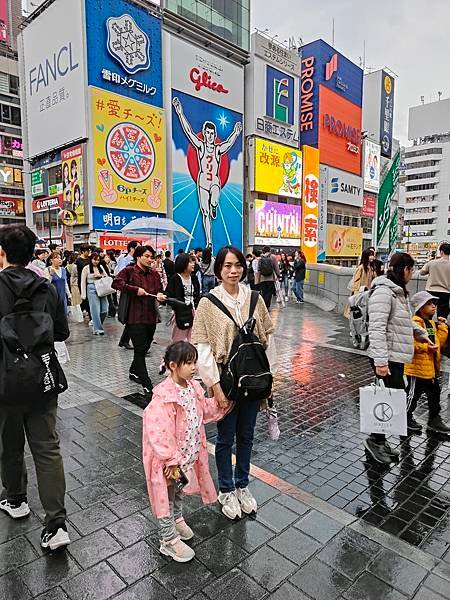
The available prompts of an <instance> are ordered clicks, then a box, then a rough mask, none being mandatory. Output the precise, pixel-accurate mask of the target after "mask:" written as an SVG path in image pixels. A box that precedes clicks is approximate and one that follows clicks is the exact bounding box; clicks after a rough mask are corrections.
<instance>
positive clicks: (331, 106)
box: [319, 86, 362, 175]
mask: <svg viewBox="0 0 450 600" xmlns="http://www.w3.org/2000/svg"><path fill="white" fill-rule="evenodd" d="M319 106H320V108H319V111H320V115H321V122H320V126H319V148H320V160H321V162H322V164H325V165H330V166H332V167H336V168H337V169H342V170H343V171H349V172H350V173H355V174H356V175H360V174H361V154H360V149H361V117H362V110H361V108H360V107H358V106H356V104H353V103H352V102H349V101H348V100H344V98H341V97H340V96H339V95H338V94H336V93H335V92H332V91H330V90H329V89H328V88H326V87H325V86H321V89H320V102H319Z"/></svg>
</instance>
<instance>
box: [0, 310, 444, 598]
mask: <svg viewBox="0 0 450 600" xmlns="http://www.w3.org/2000/svg"><path fill="white" fill-rule="evenodd" d="M273 314H274V319H275V320H276V321H277V332H278V335H277V343H278V354H279V356H280V357H281V359H282V360H281V366H280V373H279V376H278V377H277V390H276V398H277V402H278V408H279V413H280V425H281V429H282V436H281V438H280V440H279V441H278V442H277V443H274V442H271V441H269V440H268V436H267V425H266V423H265V420H264V417H263V416H261V418H260V419H259V423H258V427H257V432H256V444H255V452H254V457H253V458H254V463H255V465H257V466H258V467H260V468H261V469H264V471H265V472H267V474H268V475H267V479H270V478H271V477H272V480H273V485H268V484H267V483H265V482H264V481H262V480H260V479H254V480H253V481H252V483H251V486H252V489H253V491H254V493H255V496H256V498H257V499H258V502H259V505H260V510H259V511H258V514H257V516H256V518H244V519H242V520H241V521H239V522H237V523H233V522H231V521H229V520H227V519H226V518H225V517H224V516H223V515H222V514H221V513H220V511H219V508H218V506H217V505H213V506H209V507H204V506H202V505H201V503H200V501H199V500H198V499H197V498H187V500H186V503H185V507H186V511H185V515H186V519H187V521H188V522H189V523H190V524H191V526H192V527H193V529H194V532H195V537H194V539H193V541H192V545H193V547H194V548H195V551H196V558H195V559H194V561H193V562H191V563H190V564H187V565H180V564H176V563H174V562H171V561H170V560H168V559H166V558H164V557H162V556H161V555H160V554H159V552H158V533H157V526H156V522H155V520H154V518H153V517H152V515H151V512H150V509H149V506H148V499H147V493H146V489H145V481H144V477H143V473H142V467H141V462H140V461H141V416H140V415H141V410H140V408H138V407H137V406H135V405H133V404H131V403H130V402H128V401H127V400H124V399H123V397H124V396H129V395H130V394H134V395H136V394H138V392H139V388H138V387H137V386H135V385H134V384H131V383H129V382H128V380H127V368H128V365H129V362H130V360H131V352H128V351H126V350H121V349H118V348H117V347H116V340H117V337H118V333H119V331H120V327H119V326H118V324H117V323H115V322H113V321H112V320H108V323H107V333H108V335H107V336H105V338H93V339H91V337H90V333H89V330H88V328H87V326H85V325H80V326H77V327H74V331H73V335H72V338H71V342H70V344H69V350H70V353H71V357H72V361H71V363H70V365H69V366H68V368H67V372H68V374H69V378H70V380H71V389H70V391H69V392H67V393H66V394H65V395H64V396H62V398H61V406H60V410H59V417H58V430H59V433H60V437H61V445H62V451H63V454H64V459H65V468H66V474H67V475H66V476H67V490H68V493H67V509H68V514H69V516H68V526H69V532H70V536H71V539H72V544H71V545H70V546H69V549H68V550H67V551H66V552H64V551H63V552H55V553H47V552H44V551H42V550H41V549H40V547H39V535H40V531H41V528H42V519H43V513H42V508H41V505H40V502H39V497H38V493H37V488H36V485H35V484H36V477H35V474H34V469H33V468H32V460H31V457H30V456H29V455H27V459H26V461H27V465H28V467H29V502H30V506H31V509H32V514H31V516H30V518H29V519H27V520H24V521H21V522H13V521H11V520H10V519H8V517H6V515H4V514H3V513H2V514H0V600H4V599H5V600H6V599H8V600H10V599H12V598H13V599H14V600H16V599H17V600H22V599H24V600H25V599H28V598H41V599H44V598H45V599H47V600H62V599H65V600H67V598H70V599H72V600H87V599H90V600H104V599H106V598H118V599H120V600H132V599H139V600H141V599H144V598H145V599H147V598H148V599H150V600H151V599H158V600H170V599H173V598H176V599H191V598H192V600H215V599H217V600H228V599H230V600H231V599H235V598H238V597H239V598H240V600H257V599H262V600H265V599H266V598H273V599H275V600H290V599H296V600H303V599H315V600H321V599H324V600H325V599H327V600H329V599H332V598H345V599H347V600H362V599H368V600H372V599H373V600H375V599H376V600H381V599H395V600H397V599H398V600H401V599H405V598H410V599H412V598H415V599H416V600H425V599H426V600H442V599H443V598H447V599H448V598H450V556H449V546H450V534H449V527H448V516H449V515H448V512H449V511H448V503H449V477H450V473H449V462H448V461H449V444H448V442H447V441H445V440H439V439H436V438H431V437H430V438H427V437H426V436H425V435H424V436H419V437H414V438H411V440H410V441H409V442H403V444H402V445H401V448H400V449H401V452H402V460H401V462H400V463H399V465H398V466H396V467H394V468H392V469H390V470H385V471H377V470H376V469H370V468H368V466H367V464H366V461H365V459H364V453H363V451H362V446H361V435H360V434H359V432H358V406H357V389H358V387H359V386H360V385H361V384H363V383H365V382H366V381H368V379H369V378H370V371H369V369H368V367H367V361H366V359H364V358H363V357H361V356H360V355H359V354H357V353H354V352H351V351H350V352H349V351H348V346H349V344H348V341H347V339H346V329H345V323H343V322H342V320H341V319H340V318H339V317H338V316H336V315H328V314H326V313H323V312H321V311H318V310H317V309H314V308H312V307H310V306H293V307H289V308H288V309H286V310H285V311H280V312H278V311H277V310H274V313H273ZM158 335H159V338H158V341H159V342H160V344H155V346H154V347H153V348H152V356H151V357H150V359H149V365H150V370H151V373H152V375H153V374H154V373H155V372H156V365H157V363H158V362H159V360H160V357H161V354H162V348H163V344H164V343H165V341H166V339H167V330H166V329H165V328H163V327H160V330H159V331H158ZM345 348H347V350H345ZM343 375H344V376H345V377H343ZM154 379H155V381H157V380H158V378H157V377H155V378H154ZM209 437H210V440H211V441H214V428H213V427H212V428H209ZM211 470H212V472H213V475H214V477H216V472H215V465H214V461H213V459H212V458H211ZM261 472H262V471H261ZM271 474H272V475H271ZM275 476H276V477H275ZM280 481H284V482H286V484H290V485H291V486H292V488H291V489H293V490H297V489H298V492H299V493H298V494H294V493H291V494H286V493H283V491H282V486H278V485H277V482H280ZM302 490H303V491H302ZM305 492H310V493H305ZM299 497H304V499H305V501H304V502H301V501H300V500H299ZM344 501H345V502H344ZM341 509H344V511H346V512H343V510H341ZM383 511H384V512H383ZM359 516H361V517H363V519H357V517H359ZM376 517H380V518H378V519H377V518H376ZM395 519H397V520H398V521H402V522H403V523H404V526H402V527H401V529H399V524H398V523H397V521H395ZM393 520H394V524H393ZM371 523H373V524H374V525H376V527H378V528H379V529H378V530H377V529H376V528H374V527H373V526H372V525H371ZM395 524H397V527H395ZM407 530H408V531H410V533H411V534H412V533H414V534H415V535H416V537H413V538H409V539H408V537H407V536H406V535H405V532H406V531H407ZM425 530H426V531H425ZM391 533H393V534H394V535H395V536H396V537H393V536H392V535H391ZM424 534H425V535H424ZM419 538H420V539H419ZM403 540H406V541H403ZM406 542H409V543H414V544H416V545H419V546H420V549H415V548H414V547H412V546H410V545H409V544H408V543H406ZM422 549H423V550H425V551H426V552H424V551H422Z"/></svg>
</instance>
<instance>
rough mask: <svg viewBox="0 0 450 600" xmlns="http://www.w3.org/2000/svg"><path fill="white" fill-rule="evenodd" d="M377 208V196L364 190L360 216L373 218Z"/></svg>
mask: <svg viewBox="0 0 450 600" xmlns="http://www.w3.org/2000/svg"><path fill="white" fill-rule="evenodd" d="M376 209H377V197H376V196H375V195H374V194H371V193H369V192H364V197H363V205H362V208H361V216H362V217H368V218H370V219H373V218H374V217H375V212H376Z"/></svg>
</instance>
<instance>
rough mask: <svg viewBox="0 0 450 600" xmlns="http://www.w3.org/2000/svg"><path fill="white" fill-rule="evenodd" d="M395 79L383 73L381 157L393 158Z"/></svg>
mask: <svg viewBox="0 0 450 600" xmlns="http://www.w3.org/2000/svg"><path fill="white" fill-rule="evenodd" d="M394 90H395V79H394V78H393V77H392V76H391V75H389V74H388V73H386V71H381V109H380V144H381V156H385V157H386V158H391V156H392V130H393V126H394Z"/></svg>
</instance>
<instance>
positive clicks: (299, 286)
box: [292, 281, 304, 302]
mask: <svg viewBox="0 0 450 600" xmlns="http://www.w3.org/2000/svg"><path fill="white" fill-rule="evenodd" d="M303 283H304V282H303V281H294V285H293V287H292V289H293V290H294V295H295V297H296V298H297V300H299V301H300V302H303Z"/></svg>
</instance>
